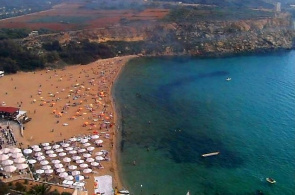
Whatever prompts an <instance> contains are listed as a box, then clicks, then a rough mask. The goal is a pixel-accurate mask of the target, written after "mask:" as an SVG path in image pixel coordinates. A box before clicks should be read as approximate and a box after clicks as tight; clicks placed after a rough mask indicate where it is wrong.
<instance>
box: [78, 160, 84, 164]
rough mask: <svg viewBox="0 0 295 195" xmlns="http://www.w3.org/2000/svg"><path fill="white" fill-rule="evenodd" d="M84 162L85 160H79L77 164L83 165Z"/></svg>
mask: <svg viewBox="0 0 295 195" xmlns="http://www.w3.org/2000/svg"><path fill="white" fill-rule="evenodd" d="M83 162H84V160H77V161H76V163H78V164H81V163H83Z"/></svg>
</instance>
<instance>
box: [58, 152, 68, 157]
mask: <svg viewBox="0 0 295 195" xmlns="http://www.w3.org/2000/svg"><path fill="white" fill-rule="evenodd" d="M65 155H67V153H64V152H61V153H59V154H58V156H65Z"/></svg>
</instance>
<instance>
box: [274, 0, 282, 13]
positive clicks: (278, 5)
mask: <svg viewBox="0 0 295 195" xmlns="http://www.w3.org/2000/svg"><path fill="white" fill-rule="evenodd" d="M275 9H276V12H281V3H280V2H277V4H276V7H275Z"/></svg>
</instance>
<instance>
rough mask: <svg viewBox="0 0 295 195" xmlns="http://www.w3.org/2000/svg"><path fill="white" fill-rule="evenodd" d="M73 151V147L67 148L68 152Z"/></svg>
mask: <svg viewBox="0 0 295 195" xmlns="http://www.w3.org/2000/svg"><path fill="white" fill-rule="evenodd" d="M73 149H74V148H73V147H67V148H66V150H67V151H70V150H73Z"/></svg>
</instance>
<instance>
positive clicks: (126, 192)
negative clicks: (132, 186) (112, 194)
mask: <svg viewBox="0 0 295 195" xmlns="http://www.w3.org/2000/svg"><path fill="white" fill-rule="evenodd" d="M119 194H130V193H129V191H128V190H120V191H119V192H118V195H119Z"/></svg>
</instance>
